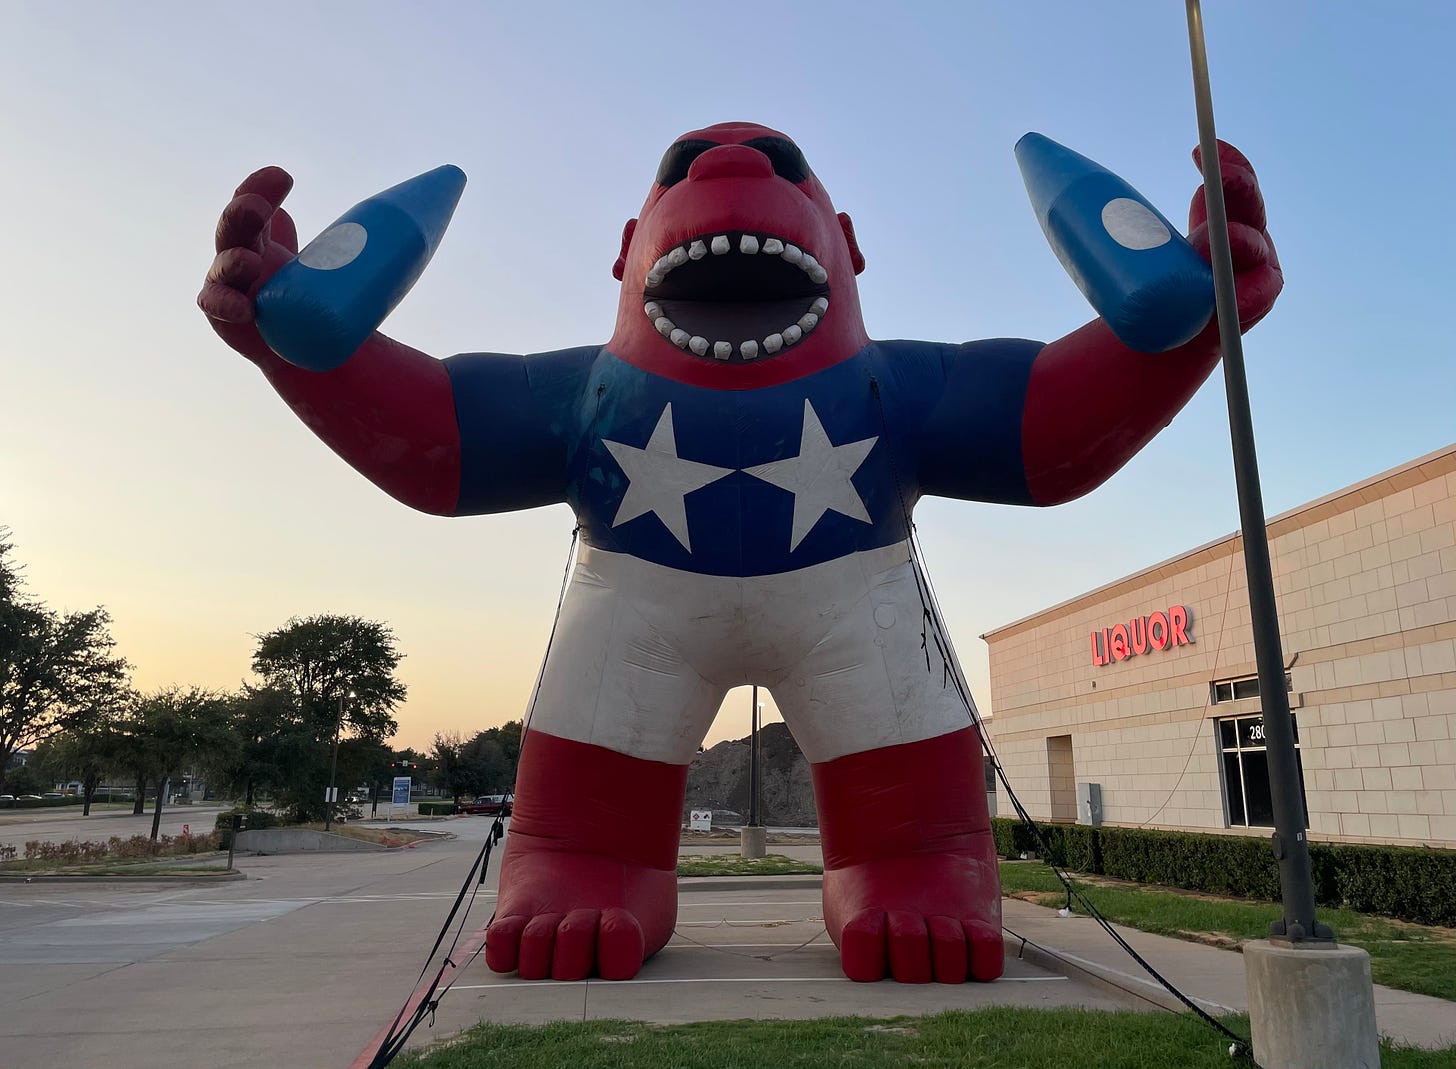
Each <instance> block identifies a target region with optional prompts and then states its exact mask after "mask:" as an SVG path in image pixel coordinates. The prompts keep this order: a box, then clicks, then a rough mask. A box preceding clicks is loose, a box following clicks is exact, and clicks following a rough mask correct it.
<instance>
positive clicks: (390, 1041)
mask: <svg viewBox="0 0 1456 1069" xmlns="http://www.w3.org/2000/svg"><path fill="white" fill-rule="evenodd" d="M580 534H581V527H580V525H578V526H576V527H575V528H573V529H572V532H571V545H570V547H569V548H568V549H567V551H566V571H565V574H563V575H562V577H561V593H560V595H559V596H558V597H557V599H556V617H555V619H554V620H552V621H551V634H550V636H549V637H548V638H547V639H546V654H545V656H544V657H543V658H542V660H541V674H540V675H538V676H537V677H536V686H535V688H534V689H533V690H532V692H531V704H530V705H529V706H528V707H527V709H526V719H525V722H524V723H523V724H522V725H521V745H522V746H524V745H525V742H526V732H527V731H529V730H530V729H531V718H532V717H533V716H534V715H535V713H536V699H537V698H538V697H540V694H541V680H542V679H543V678H544V677H545V675H546V662H547V660H548V659H549V658H550V656H551V647H552V645H553V644H554V643H555V641H556V629H557V627H558V626H559V625H560V623H561V607H562V605H563V604H565V602H566V590H567V587H568V585H569V584H570V581H571V569H572V567H573V566H574V565H575V563H576V549H577V545H578V540H579V536H580ZM514 798H515V791H514V789H512V790H511V791H509V792H507V794H506V795H505V797H504V798H503V799H502V800H501V807H500V810H499V811H498V812H497V813H496V817H495V821H494V822H493V823H492V824H491V826H490V831H489V832H488V833H487V834H486V837H485V845H484V846H482V847H481V849H480V853H479V854H477V855H476V857H475V860H474V861H473V862H472V863H471V865H470V871H469V872H467V873H466V874H465V882H464V883H462V884H461V885H460V893H459V894H457V895H456V896H455V903H454V905H452V906H451V907H450V912H449V913H448V914H447V915H446V916H445V923H444V924H442V925H441V926H440V934H439V935H437V936H436V937H435V945H434V946H432V947H430V953H429V954H428V955H426V957H425V964H424V966H423V967H422V968H421V969H420V975H419V977H418V978H417V979H416V980H415V984H414V987H413V988H412V989H411V990H410V996H409V998H407V999H405V1003H404V1005H403V1006H401V1007H400V1009H399V1013H397V1014H396V1015H395V1018H394V1021H393V1023H392V1024H391V1025H390V1026H389V1030H388V1031H387V1032H386V1033H385V1035H384V1039H383V1040H381V1041H380V1044H379V1049H378V1050H376V1051H375V1052H374V1057H373V1059H371V1060H370V1062H369V1065H368V1069H384V1067H385V1066H387V1065H388V1064H389V1063H390V1062H392V1061H394V1059H395V1058H396V1057H398V1055H399V1052H400V1051H402V1050H403V1049H404V1046H405V1044H406V1043H407V1042H409V1038H410V1036H411V1035H412V1034H413V1033H414V1030H415V1029H416V1028H418V1027H419V1026H420V1022H422V1021H423V1020H424V1019H425V1018H426V1017H428V1018H429V1019H430V1026H431V1027H434V1024H435V1010H436V1009H437V1008H438V1007H439V1005H440V1000H441V999H443V998H444V997H445V996H446V995H447V994H448V993H449V991H450V989H451V988H452V987H454V986H455V981H456V980H458V979H459V978H460V976H461V974H463V973H464V972H465V969H466V968H467V967H468V966H469V965H470V964H471V963H472V962H473V961H475V959H476V958H478V957H479V956H480V953H481V951H483V950H484V949H485V940H483V939H482V940H481V942H480V945H479V946H477V947H476V948H475V949H474V950H473V951H471V952H470V955H469V957H467V958H466V959H465V960H464V961H461V962H456V961H455V960H454V954H455V948H456V947H458V946H459V945H460V936H461V935H462V934H463V933H464V931H465V921H466V919H467V918H468V917H469V916H470V910H471V908H472V907H473V906H474V905H475V897H476V895H477V894H478V893H479V891H480V888H481V887H482V886H483V885H484V884H485V877H486V873H487V871H488V870H489V867H490V855H491V852H492V850H493V849H494V848H495V844H496V843H498V842H500V841H501V840H502V839H503V838H504V837H505V816H506V808H507V807H508V806H510V805H511V804H512V802H513V801H514ZM477 874H478V875H477ZM461 903H464V904H465V909H464V911H463V912H461V910H460V906H461ZM457 912H459V913H460V923H459V924H458V925H457V926H456V928H455V938H454V939H452V940H451V941H450V949H449V950H447V951H446V952H445V957H444V958H443V959H442V960H441V962H440V967H439V969H438V970H436V972H435V976H434V979H432V980H431V981H430V986H429V987H427V988H426V989H425V993H424V995H423V996H422V997H421V998H420V1001H419V1004H418V1005H416V1006H415V1008H414V1010H413V1011H411V1012H410V1013H409V1015H408V1017H406V1011H407V1010H409V1004H410V1000H411V999H413V998H414V997H415V993H416V992H417V991H419V986H420V981H421V980H423V979H424V978H425V973H427V972H429V970H430V963H431V962H433V961H434V960H435V954H436V953H437V952H438V951H439V949H440V944H442V943H443V942H444V941H445V935H446V933H447V932H449V930H450V924H451V922H452V921H454V919H455V914H456V913H457ZM493 923H495V914H494V912H492V913H491V915H490V920H488V921H486V923H485V929H486V931H487V932H488V931H490V926H491V925H492V924H493ZM450 968H454V969H455V975H454V976H453V977H451V979H450V982H449V983H447V984H445V985H444V986H443V987H441V986H440V984H441V981H442V980H443V979H444V978H445V971H446V970H447V969H450Z"/></svg>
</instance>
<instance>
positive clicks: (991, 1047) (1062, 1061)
mask: <svg viewBox="0 0 1456 1069" xmlns="http://www.w3.org/2000/svg"><path fill="white" fill-rule="evenodd" d="M1224 1023H1225V1024H1227V1025H1229V1027H1230V1028H1232V1029H1233V1031H1235V1032H1237V1033H1238V1034H1239V1035H1244V1036H1246V1035H1248V1021H1247V1020H1246V1019H1243V1018H1228V1019H1226V1020H1225V1022H1224ZM1453 1055H1456V1047H1452V1048H1449V1049H1447V1050H1445V1051H1424V1050H1415V1049H1412V1048H1394V1047H1389V1046H1386V1047H1383V1049H1382V1058H1381V1065H1382V1066H1384V1069H1437V1067H1440V1069H1450V1066H1451V1062H1452V1057H1453ZM395 1064H396V1065H398V1066H400V1067H414V1069H548V1067H549V1069H561V1067H562V1066H572V1067H573V1069H595V1067H601V1069H724V1067H732V1069H759V1067H762V1069H811V1067H812V1069H820V1067H822V1066H834V1067H835V1069H881V1067H883V1069H891V1067H893V1069H901V1067H903V1066H906V1065H913V1066H915V1067H916V1069H938V1067H944V1069H949V1067H951V1066H955V1067H957V1069H992V1067H996V1069H1032V1067H1041V1066H1045V1067H1048V1069H1051V1067H1056V1069H1061V1067H1063V1066H1076V1067H1077V1069H1147V1067H1148V1066H1179V1067H1186V1069H1229V1067H1230V1066H1237V1065H1239V1064H1240V1063H1236V1062H1232V1061H1230V1060H1229V1056H1228V1041H1227V1040H1226V1039H1224V1038H1223V1037H1222V1036H1220V1035H1219V1034H1218V1033H1216V1032H1214V1031H1213V1030H1212V1029H1211V1028H1209V1027H1208V1026H1207V1025H1206V1024H1203V1023H1202V1022H1200V1021H1199V1020H1198V1019H1197V1018H1194V1017H1192V1016H1190V1015H1186V1014H1171V1013H1132V1012H1127V1011H1123V1012H1117V1013H1108V1012H1100V1011H1095V1010H1032V1009H1015V1008H1009V1007H997V1008H992V1009H984V1010H975V1011H972V1012H963V1011H959V1012H952V1013H940V1014H936V1015H934V1016H930V1017H894V1018H888V1019H873V1018H866V1017H831V1018H821V1019H819V1020H811V1021H708V1022H703V1023H699V1024H679V1025H665V1026H661V1025H649V1024H643V1023H641V1022H637V1021H586V1022H576V1021H570V1022H558V1023H554V1024H546V1025H540V1026H530V1025H493V1024H483V1025H478V1026H477V1027H475V1028H472V1029H471V1030H470V1031H468V1032H465V1033H462V1034H461V1035H459V1036H456V1037H454V1038H453V1039H448V1040H445V1041H443V1042H442V1043H439V1044H436V1045H435V1046H433V1047H429V1048H426V1049H424V1050H423V1051H420V1052H411V1053H409V1054H406V1055H404V1056H403V1057H401V1058H400V1059H399V1061H398V1062H396V1063H395ZM1243 1064H1245V1065H1247V1064H1248V1063H1243Z"/></svg>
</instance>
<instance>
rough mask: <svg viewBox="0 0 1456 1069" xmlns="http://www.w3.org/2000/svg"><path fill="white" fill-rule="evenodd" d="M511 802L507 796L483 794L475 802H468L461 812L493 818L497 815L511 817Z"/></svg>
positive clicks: (461, 808)
mask: <svg viewBox="0 0 1456 1069" xmlns="http://www.w3.org/2000/svg"><path fill="white" fill-rule="evenodd" d="M512 808H513V807H512V806H511V800H510V796H509V795H505V794H482V795H481V796H480V797H479V798H477V799H476V800H475V801H473V802H467V803H466V804H465V805H462V806H461V807H460V812H462V813H469V814H471V815H473V816H486V817H493V816H495V815H496V814H500V815H501V816H506V817H508V816H510V815H511V809H512Z"/></svg>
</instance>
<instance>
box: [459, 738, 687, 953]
mask: <svg viewBox="0 0 1456 1069" xmlns="http://www.w3.org/2000/svg"><path fill="white" fill-rule="evenodd" d="M516 783H517V792H518V793H517V796H516V803H515V812H514V813H513V815H512V817H511V824H510V835H509V836H508V837H507V839H506V851H505V859H504V861H503V862H502V863H501V878H500V898H499V901H498V902H497V903H496V917H495V921H494V922H493V923H492V924H491V926H490V931H489V932H488V933H487V935H486V942H485V961H486V964H487V965H489V966H490V968H491V969H493V970H495V971H496V972H511V971H513V970H518V971H519V972H520V974H521V977H522V978H523V979H526V980H544V979H546V978H547V977H550V978H551V979H554V980H584V979H586V977H588V976H590V975H592V974H595V975H598V976H600V977H602V978H603V979H606V980H630V979H631V978H632V977H633V976H636V975H637V971H638V970H639V969H641V968H642V963H643V961H645V960H646V959H647V958H649V957H651V956H652V955H653V954H655V953H657V951H659V950H661V949H662V948H663V946H665V945H666V944H667V941H668V939H670V938H671V937H672V929H673V925H674V924H675V923H676V922H677V843H678V832H679V830H680V828H681V824H682V799H683V792H684V789H685V787H686V784H687V768H686V767H684V766H681V765H666V764H662V763H660V762H657V761H643V760H640V759H638V758H635V757H628V756H627V755H625V754H620V753H617V752H615V751H613V750H607V749H604V748H602V747H600V746H590V745H587V744H586V743H580V742H572V741H570V740H567V739H560V738H557V737H555V736H554V735H547V734H545V733H543V732H540V731H532V732H530V733H529V734H527V736H526V741H525V745H524V747H523V749H522V751H521V762H520V768H519V770H518V772H517V779H516Z"/></svg>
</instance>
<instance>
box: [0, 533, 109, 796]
mask: <svg viewBox="0 0 1456 1069" xmlns="http://www.w3.org/2000/svg"><path fill="white" fill-rule="evenodd" d="M4 534H5V531H4V530H3V529H0V788H3V787H4V785H5V768H6V765H7V764H8V763H9V760H10V755H11V754H13V753H14V752H15V751H16V750H20V749H26V748H29V747H32V746H35V745H36V744H37V743H39V742H42V741H44V740H45V739H47V738H49V737H50V736H51V735H53V734H55V733H56V732H57V731H59V730H61V729H62V728H64V727H65V726H66V725H67V724H69V723H71V722H72V721H73V720H75V719H76V718H77V717H79V716H81V715H82V714H83V713H84V712H85V711H86V710H88V709H92V708H95V707H97V706H100V705H103V704H106V703H107V702H108V701H109V700H110V699H111V698H112V697H113V696H114V695H115V694H116V692H117V691H118V689H119V688H120V687H122V686H123V685H124V683H125V680H126V671H127V664H126V661H124V660H123V659H122V658H120V657H113V656H112V654H111V651H112V647H113V646H114V643H113V641H112V639H111V635H110V633H109V631H108V630H107V628H108V626H109V625H110V623H111V618H110V617H109V616H108V615H107V613H106V610H105V609H103V608H95V609H90V610H87V611H84V612H73V613H57V612H53V611H52V610H50V609H48V608H46V606H45V605H44V604H42V603H40V602H38V601H36V600H35V599H33V598H29V597H26V596H25V595H23V594H22V593H21V590H20V586H21V582H20V576H19V572H18V569H17V568H16V567H15V566H14V565H13V564H12V563H11V562H10V561H9V560H8V559H7V558H8V556H9V553H10V548H11V547H10V543H9V542H7V541H4V540H3V536H4Z"/></svg>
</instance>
